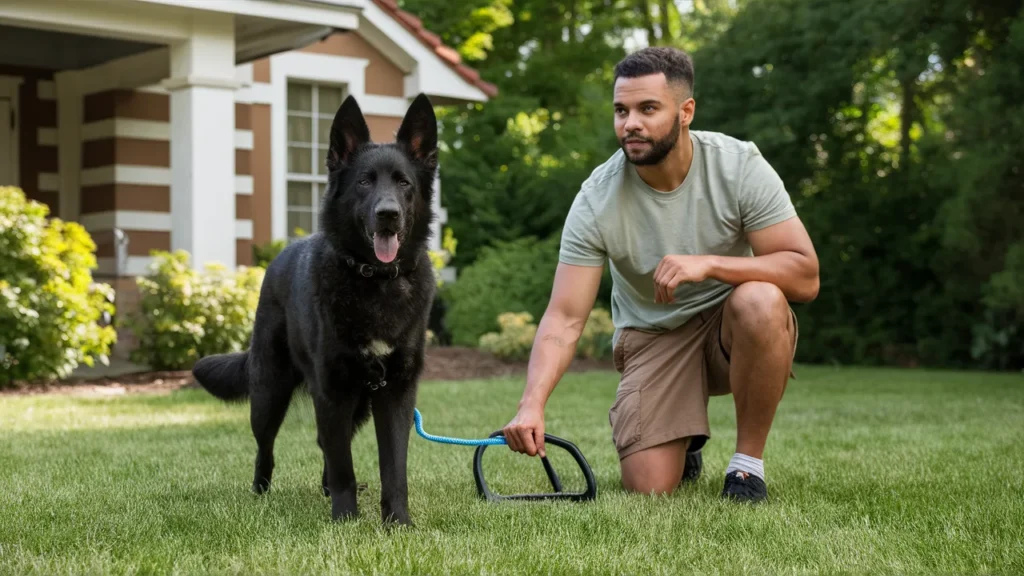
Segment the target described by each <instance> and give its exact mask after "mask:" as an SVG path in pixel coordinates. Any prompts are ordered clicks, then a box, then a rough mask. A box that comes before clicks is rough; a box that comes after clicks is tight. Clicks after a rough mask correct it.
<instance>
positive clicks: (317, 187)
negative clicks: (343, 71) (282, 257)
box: [287, 82, 346, 241]
mask: <svg viewBox="0 0 1024 576" xmlns="http://www.w3.org/2000/svg"><path fill="white" fill-rule="evenodd" d="M345 92H346V90H345V88H344V87H343V86H337V85H329V84H313V83H308V82H289V83H288V104H287V107H288V240H289V241H291V240H294V239H295V238H297V237H298V236H299V234H298V233H297V230H298V229H301V230H302V231H303V232H304V233H305V234H312V233H314V232H316V231H317V212H318V211H319V208H320V198H321V197H322V195H323V191H324V189H325V188H326V187H327V169H326V167H325V166H324V163H325V162H326V159H327V148H328V146H329V145H330V141H331V122H333V121H334V114H335V113H336V112H337V111H338V108H339V107H340V106H341V103H342V101H344V99H345Z"/></svg>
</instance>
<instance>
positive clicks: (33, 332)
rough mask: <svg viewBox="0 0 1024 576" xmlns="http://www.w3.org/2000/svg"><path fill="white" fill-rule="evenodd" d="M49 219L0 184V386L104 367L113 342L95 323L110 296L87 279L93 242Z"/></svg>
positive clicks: (109, 309) (107, 309)
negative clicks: (98, 364) (97, 364)
mask: <svg viewBox="0 0 1024 576" xmlns="http://www.w3.org/2000/svg"><path fill="white" fill-rule="evenodd" d="M48 215H49V208H48V207H47V206H46V205H45V204H40V203H39V202H35V201H31V200H28V199H27V198H26V197H25V194H24V192H22V191H21V190H20V189H18V188H14V187H0V270H3V276H2V277H0V387H2V386H5V385H9V384H10V383H11V382H12V381H14V380H38V379H53V378H63V377H66V376H68V375H69V374H70V373H71V371H72V370H74V369H75V368H77V367H78V365H79V364H86V365H88V366H92V365H93V364H94V362H95V360H99V361H100V362H102V363H104V364H106V363H107V355H108V354H110V347H111V346H112V345H113V344H114V342H115V341H116V340H117V335H116V333H115V332H114V329H113V327H111V326H107V325H102V323H101V318H102V317H103V314H104V313H107V314H113V313H114V306H113V300H114V292H113V290H112V288H111V287H110V286H108V285H106V284H97V283H94V282H93V279H92V272H91V270H92V269H94V268H96V257H95V255H94V251H95V250H96V245H95V243H93V240H92V238H91V237H90V236H89V233H88V232H86V230H85V228H83V227H82V226H81V225H79V224H76V223H74V222H64V221H62V220H60V219H58V218H52V219H48V218H47V216H48Z"/></svg>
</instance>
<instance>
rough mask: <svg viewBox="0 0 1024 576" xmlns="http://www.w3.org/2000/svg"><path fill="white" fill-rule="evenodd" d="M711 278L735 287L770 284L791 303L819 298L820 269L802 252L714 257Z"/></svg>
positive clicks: (712, 258)
mask: <svg viewBox="0 0 1024 576" xmlns="http://www.w3.org/2000/svg"><path fill="white" fill-rule="evenodd" d="M709 276H710V277H711V278H714V279H716V280H718V281H719V282H725V283H726V284H731V285H733V286H738V285H740V284H743V283H745V282H770V283H772V284H775V285H776V286H778V287H779V289H780V290H782V293H783V294H785V295H786V299H787V300H790V301H792V302H809V301H811V300H814V299H815V298H816V297H817V295H818V285H819V282H818V265H817V263H816V262H815V261H814V260H813V259H812V258H809V257H807V256H805V255H803V254H800V253H799V252H792V251H785V252H774V253H772V254H765V255H763V256H755V257H753V258H744V257H732V256H713V257H711V272H710V274H709Z"/></svg>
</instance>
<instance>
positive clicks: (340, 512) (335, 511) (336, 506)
mask: <svg viewBox="0 0 1024 576" xmlns="http://www.w3.org/2000/svg"><path fill="white" fill-rule="evenodd" d="M358 515H359V507H358V506H357V505H356V494H355V490H351V489H350V490H343V491H341V492H339V493H338V494H337V495H335V494H333V493H332V494H331V520H336V521H343V520H349V519H351V518H355V517H356V516H358Z"/></svg>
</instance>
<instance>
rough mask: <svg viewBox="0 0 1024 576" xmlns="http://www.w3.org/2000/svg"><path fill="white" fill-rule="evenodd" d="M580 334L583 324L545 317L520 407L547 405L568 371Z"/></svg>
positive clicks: (534, 346) (561, 317) (539, 331)
mask: <svg viewBox="0 0 1024 576" xmlns="http://www.w3.org/2000/svg"><path fill="white" fill-rule="evenodd" d="M584 322H585V321H584ZM582 333H583V325H582V324H579V323H577V322H574V321H572V320H570V319H568V318H566V317H564V316H562V315H560V314H554V313H547V314H544V316H543V317H542V318H541V321H540V325H539V326H537V336H536V337H535V338H534V341H533V350H532V351H531V353H530V363H529V366H528V367H527V373H526V389H525V390H523V397H522V399H521V400H520V402H519V405H520V406H524V405H527V404H533V405H536V406H544V405H545V404H546V403H547V401H548V397H549V396H551V392H552V391H553V390H554V389H555V385H556V384H557V383H558V380H559V379H560V378H561V377H562V375H563V374H565V371H566V370H568V369H569V365H570V364H571V363H572V359H573V356H575V354H576V345H577V343H578V342H579V339H580V335H581V334H582Z"/></svg>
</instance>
